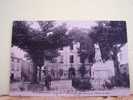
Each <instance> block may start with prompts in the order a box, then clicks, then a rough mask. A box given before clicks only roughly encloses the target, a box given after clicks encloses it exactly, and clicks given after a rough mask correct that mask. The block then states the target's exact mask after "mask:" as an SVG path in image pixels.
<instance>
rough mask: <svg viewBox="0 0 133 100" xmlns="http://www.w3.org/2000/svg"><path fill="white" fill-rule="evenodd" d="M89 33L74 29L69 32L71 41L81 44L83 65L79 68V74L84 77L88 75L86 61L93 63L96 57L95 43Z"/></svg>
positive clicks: (80, 55)
mask: <svg viewBox="0 0 133 100" xmlns="http://www.w3.org/2000/svg"><path fill="white" fill-rule="evenodd" d="M89 31H90V30H88V29H78V28H74V29H72V30H71V31H70V32H69V35H70V36H71V39H72V40H73V41H76V42H79V43H80V48H79V50H78V53H79V57H80V61H81V63H82V65H81V68H79V72H80V74H81V76H82V77H84V75H85V74H86V68H85V61H86V60H88V62H89V63H93V62H94V57H95V48H94V43H93V40H92V39H91V37H90V33H89Z"/></svg>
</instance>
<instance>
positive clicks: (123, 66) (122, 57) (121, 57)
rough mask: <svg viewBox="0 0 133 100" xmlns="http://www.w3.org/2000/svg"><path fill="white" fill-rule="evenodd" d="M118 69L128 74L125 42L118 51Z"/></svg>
mask: <svg viewBox="0 0 133 100" xmlns="http://www.w3.org/2000/svg"><path fill="white" fill-rule="evenodd" d="M118 61H119V69H120V72H121V73H127V74H129V69H128V46H127V43H126V44H124V45H123V46H122V47H121V48H120V52H119V53H118Z"/></svg>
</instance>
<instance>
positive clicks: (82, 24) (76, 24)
mask: <svg viewBox="0 0 133 100" xmlns="http://www.w3.org/2000/svg"><path fill="white" fill-rule="evenodd" d="M56 23H57V25H61V24H62V23H66V26H67V27H68V28H69V29H72V28H75V27H77V28H88V29H90V28H91V27H92V26H96V25H97V23H96V22H95V21H76V20H75V21H56Z"/></svg>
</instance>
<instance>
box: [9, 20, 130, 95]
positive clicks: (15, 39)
mask: <svg viewBox="0 0 133 100" xmlns="http://www.w3.org/2000/svg"><path fill="white" fill-rule="evenodd" d="M127 42H128V39H127V27H126V21H111V20H101V21H89V20H84V21H81V20H79V21H78V20H44V21H43V20H36V21H28V20H27V21H19V20H18V21H13V23H12V43H11V55H10V95H11V96H53V95H54V96H125V95H129V92H130V79H129V69H128V68H129V67H128V43H127Z"/></svg>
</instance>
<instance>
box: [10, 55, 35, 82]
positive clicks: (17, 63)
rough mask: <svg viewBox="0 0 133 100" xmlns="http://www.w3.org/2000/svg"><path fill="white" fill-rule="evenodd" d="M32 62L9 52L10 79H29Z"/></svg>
mask: <svg viewBox="0 0 133 100" xmlns="http://www.w3.org/2000/svg"><path fill="white" fill-rule="evenodd" d="M32 72H33V70H32V62H30V61H26V60H23V59H21V58H18V57H16V56H15V55H14V54H13V53H11V71H10V80H11V81H21V80H23V81H29V80H31V78H32Z"/></svg>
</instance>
